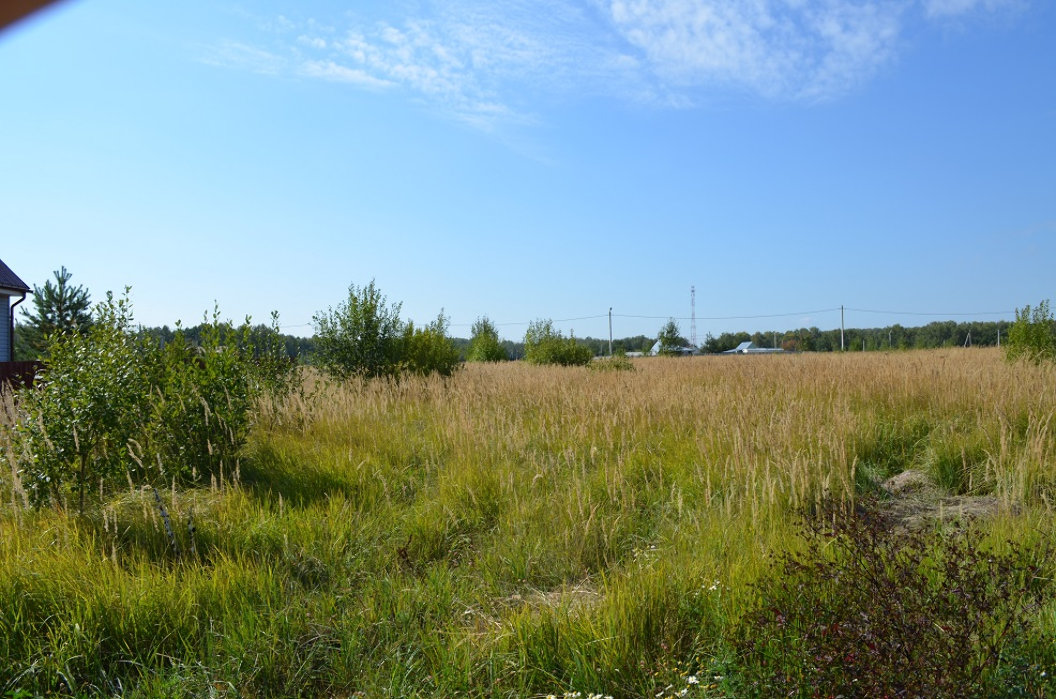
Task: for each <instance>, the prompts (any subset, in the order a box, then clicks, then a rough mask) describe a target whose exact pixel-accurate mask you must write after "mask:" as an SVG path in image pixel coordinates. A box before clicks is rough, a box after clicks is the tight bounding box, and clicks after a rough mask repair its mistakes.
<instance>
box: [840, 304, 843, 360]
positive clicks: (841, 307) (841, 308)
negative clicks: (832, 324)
mask: <svg viewBox="0 0 1056 699" xmlns="http://www.w3.org/2000/svg"><path fill="white" fill-rule="evenodd" d="M840 351H841V352H842V351H843V304H842V303H841V304H840Z"/></svg>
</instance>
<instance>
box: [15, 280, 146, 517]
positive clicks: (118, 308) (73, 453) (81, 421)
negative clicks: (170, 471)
mask: <svg viewBox="0 0 1056 699" xmlns="http://www.w3.org/2000/svg"><path fill="white" fill-rule="evenodd" d="M44 349H45V355H44V356H45V359H44V367H43V369H42V370H41V372H40V378H39V380H38V381H37V384H36V386H35V387H34V388H33V389H31V390H26V391H24V392H23V393H22V408H23V410H24V419H23V420H21V421H20V422H19V424H18V425H16V432H15V436H16V441H17V443H18V444H19V447H20V448H19V453H20V454H21V456H22V459H23V463H22V479H23V485H24V487H25V489H26V492H27V493H28V494H29V496H30V499H31V500H32V501H33V502H34V503H36V504H41V503H44V502H47V501H49V500H52V501H55V502H57V503H65V502H66V501H67V498H68V496H69V495H70V494H71V492H70V491H71V489H72V490H73V491H75V495H76V498H77V501H78V504H79V508H80V509H81V510H82V511H83V509H84V496H85V489H86V488H90V487H91V486H92V485H93V484H94V483H95V482H96V481H97V480H99V479H104V480H107V479H112V478H114V477H116V476H118V475H121V476H123V475H124V473H125V470H126V469H127V468H128V467H129V458H128V443H129V440H131V439H134V438H136V437H137V436H139V435H140V434H141V428H142V426H143V419H144V415H147V414H149V412H150V410H149V405H148V404H149V402H150V400H151V397H152V385H151V377H150V371H149V367H148V365H147V363H146V362H144V355H145V353H146V352H147V351H148V350H147V348H146V346H145V345H144V344H143V343H142V342H141V341H139V340H137V338H136V337H135V336H134V335H133V333H132V309H131V305H130V304H129V301H128V298H127V295H126V296H125V297H122V298H120V299H117V300H115V299H114V297H113V295H112V294H107V297H106V301H105V302H103V303H101V304H97V305H96V307H95V318H94V323H93V324H92V325H91V326H90V327H89V328H88V330H86V331H84V332H80V333H53V334H51V335H50V336H49V341H48V343H47V344H46V345H45V348H44Z"/></svg>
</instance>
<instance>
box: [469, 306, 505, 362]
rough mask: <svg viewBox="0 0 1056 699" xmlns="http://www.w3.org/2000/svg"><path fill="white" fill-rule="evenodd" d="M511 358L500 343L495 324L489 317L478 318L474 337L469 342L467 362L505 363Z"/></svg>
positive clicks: (474, 325) (474, 324)
mask: <svg viewBox="0 0 1056 699" xmlns="http://www.w3.org/2000/svg"><path fill="white" fill-rule="evenodd" d="M509 358H510V356H509V354H508V353H507V352H506V348H505V347H503V346H502V343H501V342H500V341H499V331H498V330H497V329H496V328H495V324H494V323H492V322H491V320H490V319H489V318H488V317H487V316H483V317H480V318H477V320H476V322H475V323H473V335H472V337H471V338H470V340H469V351H468V352H467V353H466V361H469V362H505V361H506V360H508V359H509Z"/></svg>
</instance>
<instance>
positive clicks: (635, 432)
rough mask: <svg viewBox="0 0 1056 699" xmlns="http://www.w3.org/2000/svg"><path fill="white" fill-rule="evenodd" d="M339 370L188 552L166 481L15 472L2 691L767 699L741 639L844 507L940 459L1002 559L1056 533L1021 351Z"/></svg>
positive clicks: (217, 509) (199, 504)
mask: <svg viewBox="0 0 1056 699" xmlns="http://www.w3.org/2000/svg"><path fill="white" fill-rule="evenodd" d="M311 383H312V384H313V391H312V392H311V393H310V394H309V395H310V396H311V397H309V398H304V397H298V398H295V399H291V400H290V401H288V402H287V403H286V404H284V405H281V406H264V407H262V408H261V410H260V414H259V417H258V422H257V426H256V427H255V429H254V432H253V434H252V438H251V440H250V444H249V446H248V448H247V449H246V451H245V454H244V456H243V457H242V459H241V460H240V462H239V463H233V464H229V465H228V467H227V469H226V473H225V474H224V477H223V478H218V479H215V482H214V483H213V484H212V486H211V487H209V488H201V489H192V490H186V489H178V488H175V487H171V486H170V487H167V488H165V489H164V491H163V492H162V493H161V499H162V501H163V503H164V506H165V509H166V512H167V513H168V515H170V517H171V521H172V524H173V529H174V534H175V538H176V544H177V548H178V553H177V552H175V551H174V550H173V548H172V546H171V545H170V542H169V539H168V537H167V535H166V532H165V528H164V523H163V521H162V519H161V517H160V515H159V509H158V507H157V506H156V503H155V497H154V494H153V492H151V491H140V490H136V489H133V488H130V489H129V491H128V492H126V493H125V494H123V495H122V496H120V497H116V498H113V499H110V498H108V499H107V500H106V501H105V502H102V503H101V504H100V505H99V506H97V507H94V508H92V509H91V511H90V512H89V513H88V514H86V515H85V516H84V517H79V516H78V515H77V514H75V513H73V512H68V513H67V512H62V511H59V510H57V509H43V510H32V509H28V508H27V507H25V505H24V500H23V497H22V493H21V491H20V485H19V481H18V476H17V473H15V472H14V470H13V469H7V468H5V469H4V470H3V479H2V481H0V493H2V494H3V501H4V503H5V504H4V505H3V508H2V511H0V696H3V695H4V693H6V694H7V695H9V696H32V695H34V694H45V695H46V694H96V693H98V694H105V695H115V694H125V695H129V696H159V695H163V696H170V695H171V696H184V695H186V696H203V695H211V694H220V695H231V696H296V695H305V696H323V695H330V696H422V697H429V696H479V697H491V696H495V697H532V696H540V697H545V696H547V695H548V694H554V695H557V696H561V695H563V694H566V693H574V692H581V693H582V696H583V697H587V696H589V695H590V694H595V693H596V694H598V695H599V696H604V695H611V696H613V697H657V696H665V695H671V696H675V695H678V694H679V693H680V692H683V690H685V693H684V694H682V695H683V696H699V697H704V696H716V697H717V696H737V695H739V692H741V691H746V690H743V687H742V689H741V690H738V686H739V685H738V684H737V682H738V668H739V667H740V663H741V662H742V659H741V658H739V657H738V656H737V654H736V652H735V651H734V646H733V645H731V639H732V638H733V636H734V635H735V634H736V633H743V628H741V627H740V626H739V625H740V624H741V621H742V619H743V618H744V616H745V613H746V612H747V611H748V610H749V609H751V608H753V606H754V605H756V604H757V602H758V599H757V598H758V595H759V589H760V588H759V587H757V586H756V585H755V584H756V583H759V582H760V581H764V580H766V579H767V578H768V577H772V576H773V575H775V574H778V571H777V569H776V568H775V566H774V556H775V554H777V553H779V552H785V551H798V550H801V549H802V547H803V538H802V536H801V535H800V529H799V527H798V525H797V522H799V521H800V519H801V518H802V516H803V513H805V512H810V511H812V509H816V506H817V505H819V504H821V503H825V502H830V501H832V500H836V501H839V502H843V503H846V504H848V505H851V504H853V503H855V502H856V501H859V500H863V499H868V498H870V497H871V496H873V495H875V493H876V492H877V490H878V484H879V483H880V482H882V481H883V480H884V479H885V478H887V477H888V476H891V475H893V474H896V473H899V472H901V471H902V470H903V469H906V468H910V467H912V468H916V469H920V470H922V471H923V472H925V473H926V474H927V475H928V476H929V477H930V479H931V480H932V481H933V483H934V484H936V485H937V486H939V487H940V488H941V489H942V490H943V491H944V492H946V493H949V494H962V495H988V496H993V497H995V498H996V502H997V504H998V505H997V511H996V513H995V514H994V515H993V516H992V517H991V518H989V519H987V520H985V521H983V522H981V523H979V524H978V525H977V526H978V528H979V530H980V531H979V536H980V537H981V540H982V541H983V545H984V546H988V547H992V548H993V550H995V551H1001V550H1004V549H1005V548H1007V547H1008V546H1009V544H1008V543H1007V542H1008V541H1014V542H1018V543H1019V544H1020V545H1022V546H1024V547H1026V548H1028V549H1030V550H1041V548H1040V547H1043V546H1044V545H1046V544H1048V543H1049V542H1051V541H1052V540H1053V533H1054V527H1053V501H1054V498H1056V458H1054V457H1056V453H1054V448H1056V438H1054V435H1053V429H1054V425H1053V415H1054V413H1056V369H1054V367H1052V366H1041V367H1037V366H1033V365H1029V364H1016V365H1010V364H1007V363H1006V362H1004V361H1003V359H1002V357H1001V355H1000V354H999V353H998V352H996V351H994V350H986V349H956V350H952V349H951V350H935V351H923V352H905V353H890V354H884V353H868V354H865V353H854V354H845V355H828V354H826V355H812V354H800V355H789V356H747V357H697V358H680V359H662V358H656V359H644V360H636V361H635V363H634V370H633V371H592V370H590V369H586V368H542V367H534V366H529V365H525V364H523V363H508V364H495V365H479V364H478V365H468V366H467V367H466V368H465V369H464V370H463V371H461V372H459V373H458V374H456V375H455V376H454V377H453V378H451V379H446V380H441V379H439V378H426V379H407V380H405V381H403V382H401V383H399V384H392V383H384V382H375V383H363V384H353V385H347V386H336V385H329V384H325V383H322V382H318V383H316V382H311ZM8 400H10V399H8ZM7 409H8V411H10V410H11V405H8V406H7ZM808 516H809V515H808ZM192 527H193V530H192ZM1038 555H1039V556H1040V555H1041V554H1038ZM1031 622H1032V628H1034V629H1035V630H1036V631H1037V633H1038V634H1039V636H1038V637H1039V638H1042V639H1046V638H1048V639H1051V638H1052V635H1053V631H1054V629H1056V606H1054V605H1053V604H1046V605H1042V606H1041V607H1040V608H1038V609H1037V610H1035V611H1033V612H1032V614H1031ZM738 629H740V631H738ZM1031 653H1032V654H1033V655H1031V663H1032V664H1031V665H1030V667H1031V668H1033V670H1036V671H1037V672H1038V673H1039V677H1041V675H1040V673H1041V672H1045V673H1046V677H1047V676H1051V675H1052V674H1053V671H1054V670H1056V668H1054V667H1051V665H1052V662H1053V660H1054V658H1056V651H1054V650H1053V647H1052V641H1051V640H1048V641H1042V642H1041V643H1040V645H1037V644H1036V645H1035V646H1034V647H1033V650H1031ZM1046 654H1047V655H1046ZM692 680H696V681H695V682H694V681H692ZM1031 682H1033V684H1031V683H1028V682H1025V681H1024V682H1020V683H1019V685H1022V686H1023V687H1026V688H1025V689H1022V692H1023V693H1022V694H1019V695H1016V696H1030V695H1032V694H1031V693H1034V694H1035V695H1038V696H1042V695H1044V692H1045V691H1046V688H1045V681H1044V680H1043V679H1037V680H1036V681H1035V680H1032V681H1031ZM1019 685H1017V686H1019ZM1028 685H1029V686H1028ZM1053 689H1054V688H1052V687H1050V688H1049V691H1052V690H1053ZM1017 691H1018V690H1017ZM1039 692H1040V693H1039ZM20 693H21V694H20Z"/></svg>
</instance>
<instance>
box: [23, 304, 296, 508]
mask: <svg viewBox="0 0 1056 699" xmlns="http://www.w3.org/2000/svg"><path fill="white" fill-rule="evenodd" d="M218 316H219V312H214V316H213V322H212V323H211V324H208V323H207V324H205V325H203V326H202V335H201V342H202V344H201V345H200V346H194V345H192V344H190V343H189V342H187V341H186V339H185V338H184V336H183V334H182V332H179V331H178V332H177V333H176V335H175V337H174V338H173V340H172V341H171V342H169V343H167V344H166V345H165V346H164V347H161V346H160V345H159V344H158V342H157V341H156V340H155V339H153V338H151V337H149V336H141V335H137V334H136V333H134V332H133V331H132V310H131V304H130V303H129V301H128V299H127V296H126V297H123V298H121V299H119V300H116V301H115V300H114V298H113V296H112V295H110V294H108V295H107V299H106V301H105V302H104V303H102V304H98V305H97V306H96V309H95V319H94V322H93V324H92V326H91V327H90V328H89V330H88V331H87V332H85V333H83V334H76V333H73V334H57V335H54V336H52V338H51V339H50V341H49V345H48V347H47V354H46V356H47V358H46V359H45V362H44V368H43V369H42V371H41V376H40V380H39V381H38V382H37V384H36V386H35V387H34V388H33V389H30V390H26V391H23V393H22V409H23V415H22V419H21V420H19V422H18V423H17V424H16V425H15V427H14V432H13V438H14V441H15V443H16V446H17V448H16V450H15V453H17V454H20V455H21V464H20V466H21V469H22V478H23V482H24V484H25V487H26V490H27V493H28V494H29V495H30V498H31V500H32V502H33V503H34V504H36V505H41V504H44V503H46V502H48V501H52V502H56V503H62V502H65V501H66V500H67V496H68V495H69V494H70V492H71V491H74V492H75V493H76V496H77V500H78V506H79V509H80V510H81V511H82V512H83V510H84V497H85V492H86V490H88V489H93V490H94V487H95V485H96V484H98V485H99V487H100V488H102V487H103V486H104V485H106V484H111V485H112V484H114V483H115V482H116V483H124V482H126V480H127V479H128V478H132V479H133V480H134V481H136V482H140V483H146V482H152V481H154V480H155V479H160V477H162V476H164V479H162V480H167V479H170V478H177V479H179V480H181V481H186V480H189V479H191V478H192V477H193V476H194V475H196V474H197V475H200V476H208V475H211V474H213V473H215V472H217V471H218V470H219V469H220V468H221V467H222V465H223V464H224V462H225V461H226V462H227V463H228V464H229V465H231V462H233V461H234V459H235V458H236V456H237V454H238V452H239V450H240V449H241V448H242V446H243V445H244V443H245V440H246V436H247V434H248V432H249V428H250V423H251V419H252V412H253V409H254V406H255V404H256V401H257V400H258V398H259V397H260V396H261V395H262V394H264V393H267V392H270V393H272V394H275V393H278V392H281V391H283V390H289V389H290V388H291V387H292V386H293V380H294V371H295V367H294V366H293V365H292V363H290V362H289V361H287V360H285V359H284V358H283V357H282V356H281V355H280V352H283V350H282V346H281V342H280V341H278V339H277V338H278V331H277V329H273V330H272V331H271V334H270V336H271V337H272V338H273V341H272V342H270V343H268V342H265V343H264V344H263V345H261V344H260V343H258V344H257V349H256V352H255V353H254V350H253V348H252V347H251V346H250V343H249V338H250V331H251V329H250V325H249V321H248V319H247V321H246V323H244V324H243V325H242V326H240V327H238V328H235V327H233V326H231V324H229V323H221V322H219V318H218ZM275 322H276V323H277V321H275ZM269 348H270V349H269ZM255 355H256V356H255ZM126 474H127V475H126Z"/></svg>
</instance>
